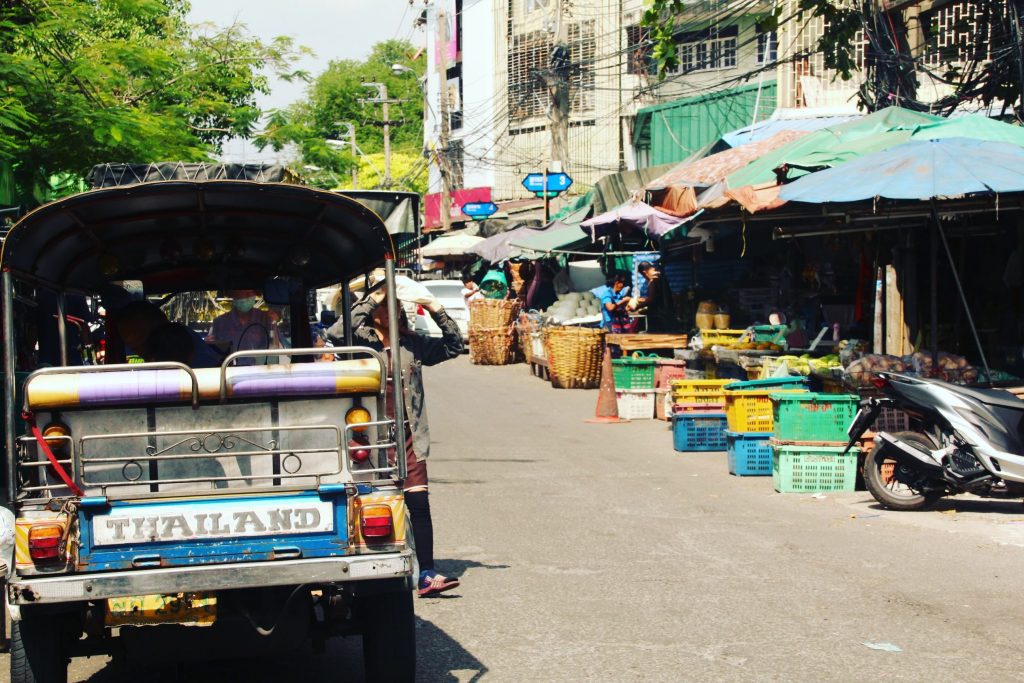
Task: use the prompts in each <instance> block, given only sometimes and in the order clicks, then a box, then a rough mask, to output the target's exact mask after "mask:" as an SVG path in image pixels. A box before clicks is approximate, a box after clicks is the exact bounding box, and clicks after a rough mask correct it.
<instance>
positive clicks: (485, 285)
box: [480, 270, 508, 299]
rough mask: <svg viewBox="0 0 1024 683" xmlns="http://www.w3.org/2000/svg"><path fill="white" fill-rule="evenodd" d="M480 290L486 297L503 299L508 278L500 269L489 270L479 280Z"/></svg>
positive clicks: (506, 291)
mask: <svg viewBox="0 0 1024 683" xmlns="http://www.w3.org/2000/svg"><path fill="white" fill-rule="evenodd" d="M480 291H481V292H483V293H484V296H485V297H486V298H488V299H504V298H505V297H506V296H508V278H506V277H505V273H503V272H501V271H500V270H490V271H488V273H487V275H484V279H483V280H482V281H481V282H480Z"/></svg>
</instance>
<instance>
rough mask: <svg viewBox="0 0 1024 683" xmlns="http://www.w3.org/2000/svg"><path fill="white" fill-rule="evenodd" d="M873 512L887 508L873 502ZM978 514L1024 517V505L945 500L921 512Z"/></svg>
mask: <svg viewBox="0 0 1024 683" xmlns="http://www.w3.org/2000/svg"><path fill="white" fill-rule="evenodd" d="M868 507H870V508H871V509H872V510H885V508H884V507H883V506H882V505H881V504H879V503H877V502H874V501H872V503H871V504H870V505H869V506H868ZM949 511H952V512H978V513H985V514H997V515H1017V516H1020V517H1024V504H1022V503H1021V500H1020V499H1019V498H1018V499H1015V500H1014V499H1006V498H986V499H981V498H943V499H942V500H940V501H938V502H937V503H935V505H933V506H931V507H929V508H926V509H924V510H920V511H919V512H922V513H928V512H949ZM907 514H914V512H908V513H907Z"/></svg>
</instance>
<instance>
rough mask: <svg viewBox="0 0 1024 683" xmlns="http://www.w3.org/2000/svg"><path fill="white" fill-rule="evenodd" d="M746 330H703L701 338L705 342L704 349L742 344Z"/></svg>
mask: <svg viewBox="0 0 1024 683" xmlns="http://www.w3.org/2000/svg"><path fill="white" fill-rule="evenodd" d="M746 333H747V331H746V330H701V331H700V338H701V339H703V340H704V348H705V349H710V348H711V347H712V346H736V345H737V344H739V343H740V340H741V339H742V338H743V335H745V334H746Z"/></svg>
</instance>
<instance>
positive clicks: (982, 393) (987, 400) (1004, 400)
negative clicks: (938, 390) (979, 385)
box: [947, 384, 1024, 411]
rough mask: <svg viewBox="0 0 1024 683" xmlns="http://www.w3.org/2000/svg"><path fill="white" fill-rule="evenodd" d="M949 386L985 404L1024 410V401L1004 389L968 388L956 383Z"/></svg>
mask: <svg viewBox="0 0 1024 683" xmlns="http://www.w3.org/2000/svg"><path fill="white" fill-rule="evenodd" d="M947 387H948V388H949V389H950V390H952V391H954V392H956V393H958V394H962V395H964V396H967V397H968V398H972V399H974V400H975V401H980V402H981V403H984V404H985V405H989V406H995V407H998V408H1008V409H1009V410H1022V411H1024V401H1022V400H1020V399H1019V398H1017V397H1016V396H1014V395H1013V394H1011V393H1010V392H1008V391H1003V390H1002V389H968V388H967V387H961V386H957V385H955V384H950V385H947Z"/></svg>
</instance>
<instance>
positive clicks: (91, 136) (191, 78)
mask: <svg viewBox="0 0 1024 683" xmlns="http://www.w3.org/2000/svg"><path fill="white" fill-rule="evenodd" d="M187 11H188V3H187V2H185V1H184V0H11V1H9V2H5V3H3V4H2V5H0V48H2V51H0V83H2V88H0V161H3V162H7V163H8V164H10V165H11V166H12V167H13V168H14V172H15V178H16V181H17V183H18V185H19V186H20V187H21V188H22V190H23V191H25V192H26V193H27V191H28V190H29V189H30V188H32V187H33V186H36V185H40V184H45V183H46V182H47V181H48V179H49V178H50V177H51V176H54V175H60V174H68V173H71V174H78V175H83V174H84V173H85V172H86V171H87V170H88V168H89V167H90V166H92V165H93V164H96V163H102V162H107V161H131V162H149V161H159V160H170V159H173V160H183V161H199V160H207V159H210V158H211V155H212V154H213V153H215V152H217V151H219V149H220V145H221V144H222V143H223V142H224V141H225V140H227V139H229V138H231V137H235V136H241V137H249V136H251V135H253V134H254V132H255V130H256V126H257V124H258V121H259V118H260V109H259V108H258V107H257V106H256V101H255V97H256V95H257V94H259V93H266V92H268V75H267V74H268V72H271V73H275V74H277V75H278V76H281V77H283V78H302V77H305V74H303V73H302V72H298V71H294V70H292V66H293V64H294V61H295V59H296V58H297V57H298V56H299V54H300V53H301V51H299V50H296V49H295V48H294V47H293V46H292V44H291V42H290V40H288V39H285V38H277V39H274V40H273V41H271V42H269V43H264V42H262V41H260V40H257V39H255V38H253V37H252V36H250V35H249V34H248V33H247V31H246V30H245V28H244V27H243V26H240V25H234V26H230V27H227V28H216V27H213V26H201V27H192V26H189V24H188V23H187V22H186V20H185V15H186V13H187Z"/></svg>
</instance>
